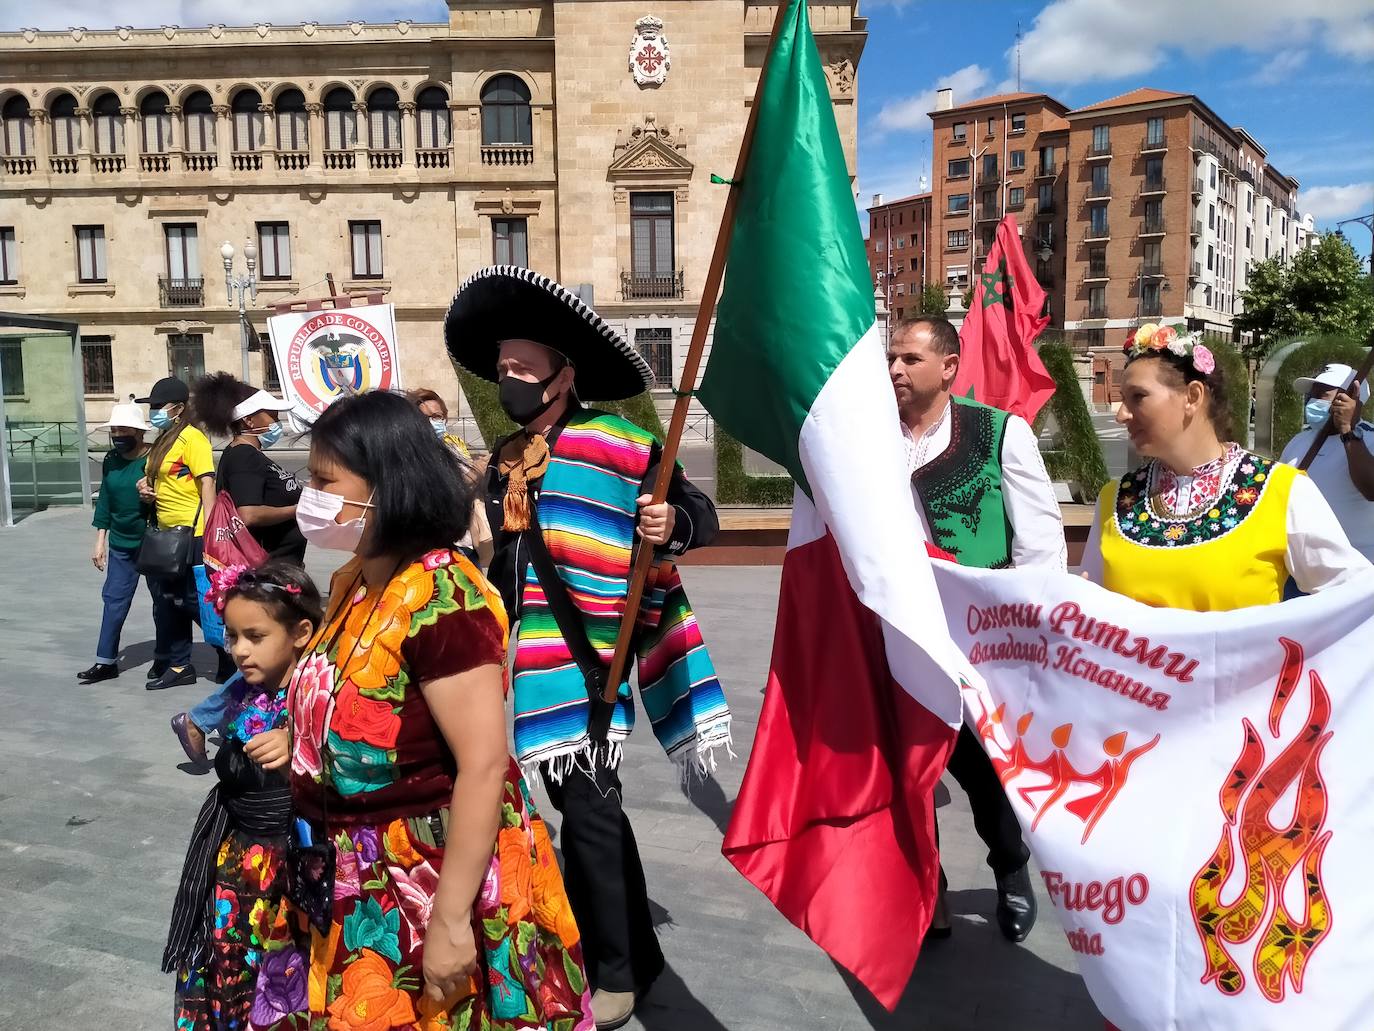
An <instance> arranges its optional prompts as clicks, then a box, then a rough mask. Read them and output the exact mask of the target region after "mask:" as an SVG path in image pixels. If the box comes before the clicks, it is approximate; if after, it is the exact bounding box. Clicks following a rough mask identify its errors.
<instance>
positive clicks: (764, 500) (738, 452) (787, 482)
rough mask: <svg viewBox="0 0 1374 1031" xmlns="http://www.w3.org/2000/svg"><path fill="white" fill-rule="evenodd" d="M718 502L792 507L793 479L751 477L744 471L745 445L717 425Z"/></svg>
mask: <svg viewBox="0 0 1374 1031" xmlns="http://www.w3.org/2000/svg"><path fill="white" fill-rule="evenodd" d="M713 432H714V435H715V449H716V501H717V502H718V503H719V504H722V505H753V506H755V507H758V508H773V507H786V506H788V505H790V504H792V478H791V477H790V476H750V475H749V474H748V473H747V472H745V469H744V445H743V444H741V443H740V442H739V441H738V440H736V439H735V438H734V437H732V436H730V434H728V433H726V432H725V430H724V429H722V428H721V425H720V423H716V424H715V429H714V431H713Z"/></svg>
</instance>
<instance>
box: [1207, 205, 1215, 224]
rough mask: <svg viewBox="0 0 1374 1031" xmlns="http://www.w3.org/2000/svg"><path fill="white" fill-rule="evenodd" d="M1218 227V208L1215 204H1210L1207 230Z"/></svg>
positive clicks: (1208, 206)
mask: <svg viewBox="0 0 1374 1031" xmlns="http://www.w3.org/2000/svg"><path fill="white" fill-rule="evenodd" d="M1216 227H1217V206H1216V205H1215V204H1208V205H1207V228H1208V229H1215V228H1216Z"/></svg>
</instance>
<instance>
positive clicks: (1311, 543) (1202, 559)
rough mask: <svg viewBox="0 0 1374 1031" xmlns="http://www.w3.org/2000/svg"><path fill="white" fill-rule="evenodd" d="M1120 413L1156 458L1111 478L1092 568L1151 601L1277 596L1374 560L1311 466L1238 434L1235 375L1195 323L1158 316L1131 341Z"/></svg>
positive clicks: (1136, 441)
mask: <svg viewBox="0 0 1374 1031" xmlns="http://www.w3.org/2000/svg"><path fill="white" fill-rule="evenodd" d="M1125 350H1126V356H1127V357H1126V376H1125V381H1124V383H1123V385H1122V390H1121V396H1122V401H1121V408H1120V410H1119V411H1118V412H1117V416H1116V419H1117V422H1119V423H1121V424H1122V425H1123V426H1125V427H1126V432H1127V433H1128V434H1129V435H1130V438H1131V443H1132V444H1133V445H1134V446H1135V449H1136V451H1138V452H1139V453H1140V454H1141V455H1142V456H1144V457H1145V458H1147V459H1149V461H1147V462H1146V463H1145V464H1144V465H1142V466H1141V467H1140V468H1139V469H1136V470H1134V471H1132V472H1130V473H1127V474H1126V475H1125V476H1124V477H1122V479H1121V480H1120V481H1118V482H1115V483H1108V484H1107V485H1106V486H1105V487H1103V489H1102V494H1101V496H1100V498H1099V500H1098V506H1097V516H1096V519H1095V521H1094V525H1093V529H1092V533H1091V535H1090V536H1089V538H1088V545H1087V548H1086V550H1085V551H1084V555H1083V570H1084V573H1085V574H1086V575H1087V576H1088V578H1089V579H1091V580H1094V581H1096V582H1097V583H1100V584H1102V585H1103V586H1104V587H1107V588H1109V589H1110V590H1113V591H1116V592H1117V593H1118V594H1124V595H1126V596H1128V597H1131V598H1135V599H1136V600H1137V601H1141V602H1144V603H1145V604H1147V605H1155V606H1158V607H1162V608H1174V609H1186V610H1190V611H1194V612H1216V611H1223V610H1229V609H1238V608H1244V607H1246V606H1250V605H1269V604H1272V603H1274V602H1277V601H1279V600H1280V599H1281V598H1282V597H1283V588H1284V584H1285V583H1286V582H1287V580H1288V578H1289V577H1290V576H1291V577H1292V578H1293V579H1294V580H1295V581H1296V583H1297V585H1298V587H1299V588H1300V589H1301V590H1302V591H1304V592H1305V593H1308V594H1310V593H1312V592H1314V591H1319V590H1322V589H1324V588H1327V587H1331V586H1334V585H1335V584H1338V583H1342V582H1344V581H1345V580H1348V579H1351V578H1352V577H1354V576H1355V575H1356V574H1359V573H1361V572H1363V571H1366V570H1368V569H1369V568H1370V564H1369V562H1368V561H1367V560H1366V559H1365V558H1364V557H1363V556H1362V555H1361V554H1360V553H1359V552H1357V551H1356V550H1355V549H1354V548H1353V547H1351V545H1350V542H1349V540H1348V539H1347V538H1346V536H1345V533H1344V531H1342V529H1341V526H1340V523H1339V522H1338V521H1337V520H1336V517H1335V515H1334V514H1333V513H1332V511H1331V508H1330V506H1328V505H1327V503H1326V501H1325V499H1324V498H1323V497H1322V495H1321V492H1320V491H1319V490H1318V489H1317V487H1316V485H1315V484H1313V483H1312V481H1311V480H1309V479H1308V478H1307V476H1306V475H1305V474H1303V473H1301V472H1299V471H1298V470H1296V469H1294V468H1293V467H1292V466H1287V465H1281V464H1279V463H1277V462H1273V461H1271V460H1269V459H1267V458H1263V457H1261V456H1260V455H1257V454H1254V453H1252V452H1249V451H1247V450H1245V449H1244V448H1243V447H1241V446H1240V445H1239V444H1237V443H1235V442H1234V441H1233V440H1232V439H1231V437H1232V433H1231V427H1230V420H1229V417H1228V408H1227V402H1226V384H1225V381H1224V379H1223V376H1222V371H1221V369H1220V368H1219V367H1218V366H1217V363H1216V358H1215V356H1214V355H1213V354H1212V352H1211V351H1210V350H1209V349H1208V348H1207V346H1206V345H1205V344H1203V343H1202V342H1201V341H1200V340H1199V339H1197V337H1196V336H1195V335H1191V334H1186V333H1180V332H1179V331H1178V330H1176V329H1174V328H1173V327H1171V326H1156V325H1154V324H1152V323H1148V324H1146V325H1144V326H1141V327H1140V328H1139V329H1138V330H1136V332H1135V333H1134V334H1132V336H1131V337H1130V338H1129V339H1128V340H1127V342H1126V348H1125Z"/></svg>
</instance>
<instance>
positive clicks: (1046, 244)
mask: <svg viewBox="0 0 1374 1031" xmlns="http://www.w3.org/2000/svg"><path fill="white" fill-rule="evenodd" d="M1032 246H1033V247H1034V249H1035V250H1037V251H1052V250H1054V240H1052V239H1050V238H1049V237H1039V238H1037V239H1036V241H1035V243H1034V244H1032Z"/></svg>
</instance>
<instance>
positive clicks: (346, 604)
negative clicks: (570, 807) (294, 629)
mask: <svg viewBox="0 0 1374 1031" xmlns="http://www.w3.org/2000/svg"><path fill="white" fill-rule="evenodd" d="M310 476H311V482H310V486H309V487H307V488H306V489H305V491H304V493H303V495H302V497H301V501H300V504H299V506H298V508H297V514H296V518H297V521H298V522H299V523H300V526H301V529H302V531H303V532H304V533H305V535H306V538H307V539H308V540H309V541H311V543H313V544H316V545H319V546H321V547H325V548H333V549H336V550H342V551H351V552H353V554H354V557H353V559H352V560H351V561H349V562H348V563H347V564H346V565H344V566H343V568H342V569H340V570H339V571H338V572H337V573H336V574H335V575H334V579H333V582H332V585H331V589H330V607H329V611H328V612H327V613H326V616H325V620H324V624H323V626H322V627H321V630H320V632H319V633H318V634H317V635H316V637H315V639H314V641H313V642H312V643H311V646H310V648H309V649H308V650H307V654H306V657H305V659H304V660H303V661H302V663H301V665H300V668H299V670H298V671H297V674H296V678H295V681H294V682H293V685H292V689H291V698H290V703H289V704H290V711H291V722H292V760H291V771H292V795H293V800H294V802H295V806H296V812H297V815H298V817H300V818H302V819H303V821H304V823H305V828H304V830H303V835H302V836H303V838H305V837H308V838H309V839H310V840H309V841H302V844H303V845H307V846H309V845H311V844H312V842H313V844H314V845H315V846H324V847H325V848H326V849H328V850H329V852H328V854H330V855H332V859H333V865H334V871H333V886H332V890H331V891H325V892H321V897H323V898H324V899H327V900H332V904H331V903H326V905H324V906H322V907H321V908H322V909H323V910H325V912H323V913H322V914H319V913H313V912H307V914H306V916H307V917H308V918H309V919H310V920H311V921H312V923H313V924H314V926H313V927H312V928H311V931H310V939H311V964H310V976H309V987H310V992H309V1010H310V1016H311V1019H312V1021H313V1020H319V1019H322V1018H327V1020H328V1023H329V1026H330V1027H331V1028H359V1029H361V1028H373V1027H395V1026H406V1027H408V1026H411V1024H412V1023H413V1024H415V1025H418V1026H420V1027H425V1028H441V1027H450V1026H452V1027H472V1028H477V1027H486V1026H488V1023H489V1022H497V1023H498V1024H499V1026H501V1027H507V1028H546V1027H547V1028H555V1027H556V1028H559V1029H564V1028H566V1029H568V1031H574V1029H590V1028H591V1027H592V1020H591V1015H590V1014H591V1004H590V994H589V993H588V991H587V983H586V975H585V972H584V969H583V965H582V952H581V946H580V944H579V935H578V930H577V925H576V923H575V922H574V920H573V918H572V911H571V909H570V908H569V906H568V901H567V897H566V895H565V893H564V890H563V882H562V878H561V876H560V874H559V871H558V865H557V861H556V859H555V857H554V853H553V848H552V846H551V844H550V842H549V837H548V832H547V830H546V829H545V826H544V823H543V821H542V820H541V819H540V818H539V816H538V814H537V813H536V812H535V810H534V807H533V805H532V804H531V802H530V799H529V796H528V794H527V793H526V790H525V786H524V783H523V781H522V780H521V777H520V772H519V769H518V768H517V767H516V766H515V763H514V761H513V760H512V759H511V757H510V753H509V750H508V748H507V745H506V720H505V704H504V692H505V689H506V676H505V657H506V631H507V626H506V618H505V613H504V611H503V610H502V607H501V602H500V598H499V596H498V595H497V594H496V593H495V592H494V591H493V590H492V588H491V586H490V584H488V583H487V581H486V580H485V578H483V576H482V575H481V573H479V572H478V571H477V569H476V568H475V567H474V566H473V565H472V563H471V562H470V561H469V560H468V559H467V558H466V557H464V556H463V554H462V553H461V552H460V551H458V550H457V549H456V548H455V546H454V544H453V542H454V541H456V540H458V539H459V538H460V537H461V536H462V535H463V532H464V531H465V530H466V528H467V527H466V523H467V519H468V513H469V512H471V510H472V495H471V487H470V486H469V481H468V478H467V477H465V476H464V475H463V474H462V469H461V467H460V465H459V459H458V458H457V457H456V456H455V455H454V454H453V452H451V451H450V450H449V449H448V448H446V447H445V446H444V445H443V443H442V442H441V441H440V440H439V438H438V437H437V436H436V435H435V433H434V431H433V430H432V429H431V428H430V426H429V424H428V422H426V420H425V419H424V417H423V416H421V414H420V413H419V412H418V411H417V410H416V409H415V408H414V406H413V405H412V404H410V403H409V402H408V401H407V400H406V399H404V398H403V397H401V396H399V395H394V394H386V393H376V392H374V393H368V394H362V395H359V396H356V397H350V398H345V399H343V400H340V401H338V402H336V403H335V404H334V405H332V406H331V407H330V408H329V409H328V410H327V411H326V412H325V413H324V414H323V415H321V416H320V418H319V419H318V420H317V421H316V423H315V425H314V428H313V430H312V443H311V450H310ZM327 866H328V864H327V862H326V864H325V869H327ZM383 1016H384V1017H385V1020H384V1021H383V1020H381V1018H382V1017H383Z"/></svg>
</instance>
